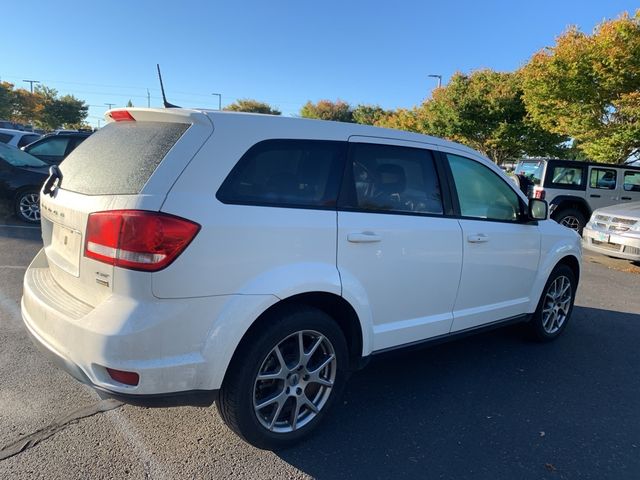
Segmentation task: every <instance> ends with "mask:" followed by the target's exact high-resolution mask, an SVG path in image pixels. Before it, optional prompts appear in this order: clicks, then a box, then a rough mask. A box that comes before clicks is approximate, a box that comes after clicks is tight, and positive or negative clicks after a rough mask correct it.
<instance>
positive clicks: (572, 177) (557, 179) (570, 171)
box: [551, 167, 584, 187]
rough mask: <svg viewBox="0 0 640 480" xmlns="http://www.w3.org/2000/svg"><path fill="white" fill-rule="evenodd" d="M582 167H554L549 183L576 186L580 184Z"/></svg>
mask: <svg viewBox="0 0 640 480" xmlns="http://www.w3.org/2000/svg"><path fill="white" fill-rule="evenodd" d="M583 171H584V169H583V167H555V168H554V169H553V171H552V175H551V183H552V184H555V185H568V186H574V187H578V186H580V185H582V172H583Z"/></svg>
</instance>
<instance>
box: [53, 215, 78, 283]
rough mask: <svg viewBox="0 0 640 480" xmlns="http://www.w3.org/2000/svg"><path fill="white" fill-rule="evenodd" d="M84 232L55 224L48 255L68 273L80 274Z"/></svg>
mask: <svg viewBox="0 0 640 480" xmlns="http://www.w3.org/2000/svg"><path fill="white" fill-rule="evenodd" d="M81 246H82V234H81V233H80V232H78V231H77V230H73V229H71V228H68V227H65V226H62V225H60V224H57V223H54V224H53V231H52V233H51V245H49V248H48V250H49V251H48V252H47V256H48V257H49V258H50V259H51V260H53V261H54V262H55V263H56V265H58V267H60V268H62V269H63V270H64V271H66V272H67V273H69V274H71V275H74V276H76V277H77V276H78V275H79V267H80V250H81Z"/></svg>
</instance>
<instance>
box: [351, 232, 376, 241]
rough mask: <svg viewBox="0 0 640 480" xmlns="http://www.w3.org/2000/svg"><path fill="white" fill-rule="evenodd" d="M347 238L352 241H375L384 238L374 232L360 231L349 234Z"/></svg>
mask: <svg viewBox="0 0 640 480" xmlns="http://www.w3.org/2000/svg"><path fill="white" fill-rule="evenodd" d="M347 240H348V241H350V242H351V243H375V242H379V241H380V240H382V237H381V236H380V235H376V234H375V233H373V232H360V233H350V234H349V235H347Z"/></svg>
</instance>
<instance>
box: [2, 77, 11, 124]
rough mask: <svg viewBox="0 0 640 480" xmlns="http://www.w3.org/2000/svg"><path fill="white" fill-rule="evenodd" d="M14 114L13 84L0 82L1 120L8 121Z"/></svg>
mask: <svg viewBox="0 0 640 480" xmlns="http://www.w3.org/2000/svg"><path fill="white" fill-rule="evenodd" d="M12 113H13V84H12V83H9V82H0V120H8V119H10V118H11V114H12Z"/></svg>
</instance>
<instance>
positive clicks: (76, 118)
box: [34, 85, 89, 130]
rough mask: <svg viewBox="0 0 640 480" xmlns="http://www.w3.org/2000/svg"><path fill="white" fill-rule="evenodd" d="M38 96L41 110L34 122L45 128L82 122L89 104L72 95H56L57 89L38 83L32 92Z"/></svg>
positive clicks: (49, 128) (52, 128)
mask: <svg viewBox="0 0 640 480" xmlns="http://www.w3.org/2000/svg"><path fill="white" fill-rule="evenodd" d="M34 93H35V95H37V96H38V97H39V103H40V105H41V107H42V108H41V111H40V112H39V114H38V115H37V116H36V117H35V124H36V125H37V126H39V127H40V128H44V129H45V130H55V129H56V128H60V127H70V126H73V125H78V124H82V122H83V121H84V119H85V118H87V114H88V113H89V106H88V105H87V104H86V103H85V102H84V101H83V100H79V99H77V98H76V97H74V96H73V95H64V96H62V97H58V91H57V90H55V89H54V88H49V87H46V86H44V85H42V86H41V85H39V86H38V87H37V88H36V91H35V92H34Z"/></svg>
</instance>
